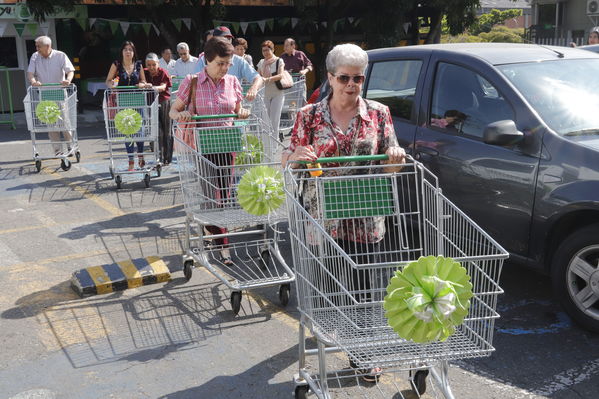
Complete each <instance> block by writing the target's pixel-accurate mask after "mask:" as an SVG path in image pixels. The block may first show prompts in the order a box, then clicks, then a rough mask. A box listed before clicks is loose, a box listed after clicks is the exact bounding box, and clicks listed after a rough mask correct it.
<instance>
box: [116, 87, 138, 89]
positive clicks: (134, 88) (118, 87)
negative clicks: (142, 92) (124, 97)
mask: <svg viewBox="0 0 599 399" xmlns="http://www.w3.org/2000/svg"><path fill="white" fill-rule="evenodd" d="M111 89H139V87H138V86H114V87H111Z"/></svg>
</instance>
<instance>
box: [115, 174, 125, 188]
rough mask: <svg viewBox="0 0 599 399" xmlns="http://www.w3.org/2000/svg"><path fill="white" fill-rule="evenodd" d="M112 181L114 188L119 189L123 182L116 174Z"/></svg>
mask: <svg viewBox="0 0 599 399" xmlns="http://www.w3.org/2000/svg"><path fill="white" fill-rule="evenodd" d="M114 182H115V183H116V188H117V189H120V188H121V186H122V183H123V179H122V178H121V176H120V175H116V177H115V178H114Z"/></svg>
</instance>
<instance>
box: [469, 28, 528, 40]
mask: <svg viewBox="0 0 599 399" xmlns="http://www.w3.org/2000/svg"><path fill="white" fill-rule="evenodd" d="M479 37H480V38H481V39H483V41H485V42H492V43H523V42H524V29H512V28H508V27H507V26H496V27H494V28H493V29H491V31H490V32H483V33H481V34H480V35H479Z"/></svg>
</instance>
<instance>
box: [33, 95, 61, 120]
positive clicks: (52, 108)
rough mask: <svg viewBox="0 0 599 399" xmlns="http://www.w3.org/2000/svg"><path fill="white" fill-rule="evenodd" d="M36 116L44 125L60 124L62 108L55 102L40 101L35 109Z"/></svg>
mask: <svg viewBox="0 0 599 399" xmlns="http://www.w3.org/2000/svg"><path fill="white" fill-rule="evenodd" d="M35 115H36V116H37V119H39V120H40V121H41V122H42V123H45V124H46V125H53V124H55V123H56V122H58V120H59V119H61V118H60V108H58V104H56V102H54V101H48V100H45V101H40V102H39V104H37V106H36V107H35Z"/></svg>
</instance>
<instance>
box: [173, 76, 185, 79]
mask: <svg viewBox="0 0 599 399" xmlns="http://www.w3.org/2000/svg"><path fill="white" fill-rule="evenodd" d="M171 79H185V76H177V75H171Z"/></svg>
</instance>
